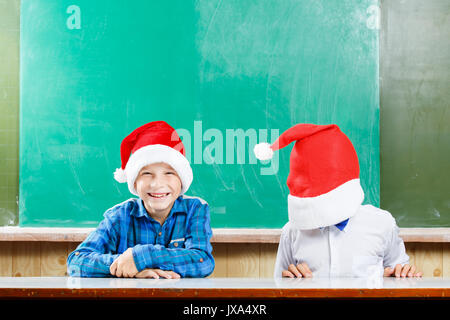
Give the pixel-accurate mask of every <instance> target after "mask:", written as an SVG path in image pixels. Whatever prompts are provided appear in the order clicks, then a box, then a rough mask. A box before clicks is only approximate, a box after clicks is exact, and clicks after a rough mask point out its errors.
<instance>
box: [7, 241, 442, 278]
mask: <svg viewBox="0 0 450 320" xmlns="http://www.w3.org/2000/svg"><path fill="white" fill-rule="evenodd" d="M77 245H78V243H69V242H6V241H5V242H0V276H7V277H11V276H13V277H20V276H22V277H24V276H27V277H32V276H42V277H47V276H65V275H66V259H67V256H68V254H69V253H70V252H71V251H72V250H74V249H75V248H76V246H77ZM213 247H214V252H213V255H214V257H215V260H216V268H215V270H214V273H213V274H212V276H213V277H251V278H265V277H272V276H273V268H274V262H275V257H276V253H277V248H278V245H277V244H253V243H252V244H244V243H242V244H240V243H239V244H226V243H217V244H213ZM406 250H407V253H408V255H409V257H410V259H411V263H413V264H415V265H416V266H417V267H418V269H419V270H422V271H423V272H424V277H450V243H414V242H409V243H406Z"/></svg>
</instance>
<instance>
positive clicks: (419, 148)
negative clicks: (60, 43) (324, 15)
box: [380, 0, 450, 227]
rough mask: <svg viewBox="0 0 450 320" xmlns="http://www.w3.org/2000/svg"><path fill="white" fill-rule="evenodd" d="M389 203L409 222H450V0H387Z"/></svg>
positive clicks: (384, 159) (385, 172)
mask: <svg viewBox="0 0 450 320" xmlns="http://www.w3.org/2000/svg"><path fill="white" fill-rule="evenodd" d="M382 8H383V9H382V10H383V11H382V14H381V17H382V20H381V30H382V31H381V41H380V76H381V82H380V83H381V105H382V108H381V110H382V112H381V122H380V123H381V206H382V207H383V208H385V209H387V210H389V211H390V212H392V213H393V215H394V216H395V218H396V220H397V222H398V224H399V225H400V226H403V227H450V179H449V173H450V112H449V111H450V50H449V49H450V48H449V44H450V41H449V40H450V19H449V16H450V1H448V0H430V1H421V0H410V1H407V2H402V1H385V2H384V5H383V6H382Z"/></svg>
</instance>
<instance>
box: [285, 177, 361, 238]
mask: <svg viewBox="0 0 450 320" xmlns="http://www.w3.org/2000/svg"><path fill="white" fill-rule="evenodd" d="M363 200H364V191H363V190H362V188H361V184H360V181H359V179H353V180H350V181H347V182H346V183H344V184H342V185H340V186H339V187H337V188H335V189H333V190H331V191H329V192H327V193H325V194H322V195H320V196H317V197H310V198H300V197H295V196H293V195H288V213H289V221H290V222H291V223H292V224H293V225H294V226H295V227H296V228H298V229H301V230H303V229H305V230H309V229H317V228H322V227H327V226H332V225H335V224H337V223H339V222H342V221H344V220H345V219H347V218H350V217H352V216H353V215H355V213H356V212H357V211H358V208H359V207H360V206H361V204H362V202H363Z"/></svg>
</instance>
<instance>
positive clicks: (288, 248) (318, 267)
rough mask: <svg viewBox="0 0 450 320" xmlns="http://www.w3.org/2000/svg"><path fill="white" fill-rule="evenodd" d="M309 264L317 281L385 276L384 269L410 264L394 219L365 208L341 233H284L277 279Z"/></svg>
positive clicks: (331, 228) (323, 230)
mask: <svg viewBox="0 0 450 320" xmlns="http://www.w3.org/2000/svg"><path fill="white" fill-rule="evenodd" d="M303 262H306V264H307V265H308V267H309V268H310V269H311V271H312V273H313V276H314V277H367V276H374V275H376V276H378V275H379V276H382V275H383V271H384V268H386V267H391V268H392V267H395V265H396V264H401V265H404V264H407V263H409V257H408V255H407V254H406V252H405V245H404V243H403V240H402V239H401V238H400V237H399V235H398V227H397V224H396V222H395V219H394V218H393V217H392V215H391V214H390V213H389V212H388V211H385V210H381V209H379V208H376V207H374V206H371V205H364V206H361V207H360V208H359V210H358V211H357V213H356V214H355V215H354V216H353V217H351V218H350V219H349V221H348V223H347V226H346V227H345V228H344V229H343V230H342V231H341V230H339V229H338V228H337V227H335V226H329V227H325V228H319V229H312V230H299V229H295V228H294V227H293V225H292V224H291V223H289V222H288V223H287V224H286V225H285V226H284V227H283V229H282V233H281V238H280V244H279V247H278V253H277V259H276V262H275V274H274V275H275V277H277V278H278V277H281V273H282V271H283V270H287V269H288V266H289V265H290V264H294V265H297V264H299V263H303Z"/></svg>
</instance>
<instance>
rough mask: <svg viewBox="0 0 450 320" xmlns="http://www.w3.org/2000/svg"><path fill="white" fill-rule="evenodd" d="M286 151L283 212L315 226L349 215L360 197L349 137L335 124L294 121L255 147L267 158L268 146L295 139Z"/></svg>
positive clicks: (273, 148)
mask: <svg viewBox="0 0 450 320" xmlns="http://www.w3.org/2000/svg"><path fill="white" fill-rule="evenodd" d="M294 141H295V144H294V147H293V149H292V151H291V158H290V171H289V176H288V179H287V185H288V187H289V193H290V194H289V195H288V213H289V221H291V222H292V223H293V224H294V225H295V226H296V227H297V228H299V229H315V228H319V227H326V226H330V225H334V224H337V223H339V222H341V221H344V220H345V219H347V218H350V217H351V216H353V215H354V214H355V213H356V211H357V210H358V208H359V206H360V205H361V203H362V201H363V199H364V192H363V190H362V188H361V185H360V181H359V164H358V156H357V154H356V151H355V149H354V147H353V145H352V143H351V141H350V139H349V138H348V137H347V136H346V135H345V134H344V133H343V132H342V131H341V130H340V129H339V127H338V126H337V125H335V124H331V125H314V124H297V125H295V126H293V127H292V128H290V129H288V130H286V131H285V132H283V133H282V134H281V135H280V137H279V138H278V139H277V140H276V141H275V143H273V144H272V145H269V144H268V143H260V144H258V145H256V146H255V148H254V152H255V155H256V157H257V158H258V159H260V160H269V159H270V158H272V156H273V152H274V151H276V150H278V149H281V148H284V147H285V146H287V145H289V144H290V143H291V142H294Z"/></svg>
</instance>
